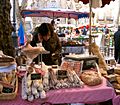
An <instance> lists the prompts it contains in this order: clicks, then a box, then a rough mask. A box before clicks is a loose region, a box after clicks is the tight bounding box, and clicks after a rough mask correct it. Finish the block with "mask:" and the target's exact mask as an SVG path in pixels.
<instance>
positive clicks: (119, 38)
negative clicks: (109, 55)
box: [114, 26, 120, 64]
mask: <svg viewBox="0 0 120 105" xmlns="http://www.w3.org/2000/svg"><path fill="white" fill-rule="evenodd" d="M114 47H115V52H114V57H115V60H116V62H118V63H119V64H120V26H118V31H117V32H115V33H114Z"/></svg>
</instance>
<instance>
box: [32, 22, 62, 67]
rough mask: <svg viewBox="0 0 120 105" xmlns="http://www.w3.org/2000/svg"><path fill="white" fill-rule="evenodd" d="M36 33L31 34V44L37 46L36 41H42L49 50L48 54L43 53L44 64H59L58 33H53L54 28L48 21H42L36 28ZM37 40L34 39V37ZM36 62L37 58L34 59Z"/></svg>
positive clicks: (60, 48) (59, 46)
mask: <svg viewBox="0 0 120 105" xmlns="http://www.w3.org/2000/svg"><path fill="white" fill-rule="evenodd" d="M37 33H38V34H36V35H34V36H33V41H32V42H31V45H32V46H37V43H38V41H39V42H41V43H42V45H43V47H44V48H45V50H47V51H50V54H43V55H42V61H43V62H44V63H45V64H46V65H60V64H61V51H62V46H61V43H60V40H59V38H58V35H57V34H56V33H54V29H53V27H52V25H51V24H49V23H42V24H41V25H40V26H39V27H38V28H37ZM36 38H37V40H36V41H35V40H34V39H36ZM35 62H36V63H38V59H36V60H35Z"/></svg>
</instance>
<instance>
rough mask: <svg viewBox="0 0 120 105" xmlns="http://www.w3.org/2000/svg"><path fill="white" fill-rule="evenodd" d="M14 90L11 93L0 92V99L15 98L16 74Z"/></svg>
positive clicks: (16, 88)
mask: <svg viewBox="0 0 120 105" xmlns="http://www.w3.org/2000/svg"><path fill="white" fill-rule="evenodd" d="M15 85H16V86H15V91H14V92H12V93H1V94H0V100H12V99H15V97H16V96H17V92H18V77H17V76H16V83H15Z"/></svg>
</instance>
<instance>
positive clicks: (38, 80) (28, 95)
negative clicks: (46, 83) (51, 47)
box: [22, 66, 46, 101]
mask: <svg viewBox="0 0 120 105" xmlns="http://www.w3.org/2000/svg"><path fill="white" fill-rule="evenodd" d="M42 72H43V71H42ZM42 75H43V74H42V73H40V69H39V72H37V71H36V68H35V67H34V66H29V67H28V68H27V72H26V74H25V75H24V78H23V79H22V99H27V100H28V101H33V100H34V99H37V98H41V99H44V98H46V93H45V91H44V88H43V81H42V80H43V79H42Z"/></svg>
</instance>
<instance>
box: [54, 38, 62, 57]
mask: <svg viewBox="0 0 120 105" xmlns="http://www.w3.org/2000/svg"><path fill="white" fill-rule="evenodd" d="M56 41H57V46H56V50H55V52H54V53H53V54H52V56H53V55H56V54H60V53H61V52H62V45H61V42H60V40H59V37H58V36H56Z"/></svg>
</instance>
